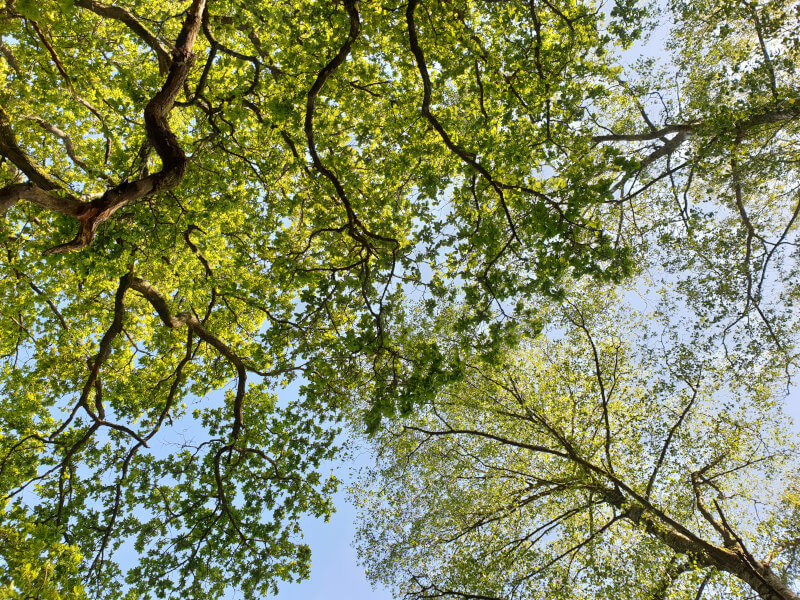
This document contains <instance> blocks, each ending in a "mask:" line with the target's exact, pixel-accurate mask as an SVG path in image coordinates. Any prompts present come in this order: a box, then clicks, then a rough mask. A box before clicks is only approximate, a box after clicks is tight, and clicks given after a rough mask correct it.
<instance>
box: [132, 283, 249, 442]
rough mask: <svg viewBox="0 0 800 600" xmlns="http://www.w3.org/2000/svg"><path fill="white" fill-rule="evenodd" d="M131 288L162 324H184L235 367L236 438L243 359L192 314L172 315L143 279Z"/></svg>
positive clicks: (239, 427)
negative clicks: (153, 310) (144, 300)
mask: <svg viewBox="0 0 800 600" xmlns="http://www.w3.org/2000/svg"><path fill="white" fill-rule="evenodd" d="M131 289H133V290H136V291H137V292H139V293H140V294H141V295H142V296H144V297H145V299H146V300H147V301H148V302H149V303H150V305H151V306H152V307H153V308H154V309H155V311H156V313H157V314H158V316H159V318H160V319H161V321H162V322H163V323H164V325H166V326H167V327H169V328H170V329H176V328H178V327H181V326H183V325H186V327H188V328H189V329H190V330H191V331H193V332H194V333H195V334H196V335H197V337H199V338H200V339H202V340H203V341H204V342H206V343H207V344H208V345H210V346H212V347H213V348H214V349H215V350H217V352H219V353H220V354H221V355H222V356H224V357H225V359H226V360H227V361H228V362H230V363H231V364H232V365H233V366H234V368H235V369H236V378H237V386H236V396H235V398H234V401H233V413H234V423H233V438H234V439H236V438H238V437H239V434H240V433H241V430H242V428H243V427H244V418H243V416H242V407H243V404H244V394H245V389H246V385H247V367H246V366H245V364H244V361H242V359H241V358H240V357H239V356H238V355H237V354H236V353H234V352H233V350H231V349H230V348H229V347H228V346H227V345H226V344H225V342H223V341H222V340H220V339H219V338H218V337H216V336H215V335H214V334H213V333H211V332H210V331H208V329H206V328H205V327H204V326H203V324H202V323H201V322H200V320H199V319H198V318H197V317H195V316H194V315H193V314H191V313H187V312H182V313H178V314H177V315H173V314H172V312H171V311H170V310H169V306H168V305H167V301H166V300H165V299H164V297H163V296H162V295H161V293H160V292H159V291H158V290H157V289H156V288H155V287H153V286H152V285H150V284H149V283H147V282H146V281H143V280H142V279H139V278H138V277H135V278H133V279H132V281H131Z"/></svg>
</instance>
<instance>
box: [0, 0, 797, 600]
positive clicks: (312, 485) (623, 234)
mask: <svg viewBox="0 0 800 600" xmlns="http://www.w3.org/2000/svg"><path fill="white" fill-rule="evenodd" d="M659 11H661V12H659ZM659 19H662V20H663V21H664V22H669V23H671V24H672V27H671V29H670V33H669V34H668V36H669V43H668V46H669V47H670V49H671V57H672V58H671V60H670V61H668V62H665V63H657V62H656V61H653V60H649V59H646V60H642V61H639V62H633V61H631V60H630V59H629V56H630V54H625V53H624V50H625V49H626V48H630V47H631V44H633V43H635V42H636V40H637V39H639V38H640V36H641V35H642V34H643V32H645V31H647V30H648V28H650V27H652V26H653V24H654V23H657V22H658V20H659ZM798 20H800V14H798V12H797V8H796V6H795V4H794V3H792V2H789V1H788V0H764V1H759V2H744V1H741V2H730V1H728V0H703V1H702V2H681V1H678V0H671V1H670V2H668V3H667V4H666V5H665V6H662V7H661V8H660V9H659V8H658V7H656V6H651V5H649V4H648V3H645V2H638V1H636V0H616V1H615V2H608V3H606V4H602V3H598V2H594V1H592V0H557V1H556V0H526V1H523V0H508V1H502V2H498V1H492V0H423V1H420V0H409V1H403V2H377V1H376V2H373V1H372V0H369V1H364V2H360V3H359V2H356V1H355V0H342V1H340V2H315V1H312V0H287V1H284V2H272V1H260V0H247V1H242V2H240V1H238V0H234V1H231V2H225V3H219V4H217V3H214V2H207V0H192V1H191V2H189V1H186V2H168V3H167V2H161V1H155V0H152V1H151V0H130V1H120V2H117V3H113V4H112V3H104V2H100V1H97V0H58V1H56V0H42V1H38V2H34V1H32V0H5V4H4V6H3V7H2V8H0V80H2V85H1V86H0V212H2V213H3V214H4V218H3V220H2V228H0V244H2V249H3V252H2V258H0V273H1V274H2V275H1V276H0V286H2V298H3V302H2V306H0V328H1V329H0V330H1V331H2V336H0V356H2V364H1V365H0V368H1V369H2V374H1V375H0V381H2V394H3V402H2V404H0V515H2V517H1V518H0V566H3V567H4V569H2V571H4V573H0V585H2V586H4V587H3V588H2V589H3V593H5V594H7V595H11V596H14V595H17V596H20V597H27V596H38V597H49V598H58V597H62V598H67V597H75V598H80V597H83V596H85V595H89V596H103V597H115V596H125V595H128V596H130V597H132V598H133V597H153V596H157V597H176V596H182V597H183V596H187V595H188V596H191V597H204V598H205V597H217V596H220V595H222V594H224V593H225V590H226V589H229V588H231V587H237V588H239V589H241V590H242V592H243V593H244V595H245V597H257V596H259V595H261V594H263V593H267V592H269V591H274V590H275V589H276V588H275V586H276V583H277V582H278V581H279V580H281V579H292V578H296V577H303V576H306V575H307V574H308V555H309V550H308V548H307V547H306V546H304V545H303V544H302V541H301V540H300V539H299V526H298V519H299V518H300V516H301V515H303V514H307V513H310V514H315V515H318V516H323V517H324V516H325V515H327V514H329V512H330V510H331V505H330V494H331V492H332V490H333V489H334V488H335V485H336V482H335V480H331V479H327V478H325V477H323V476H322V475H321V473H320V468H319V467H320V464H322V461H325V460H327V459H328V458H330V457H331V456H332V455H333V453H334V452H335V448H334V439H335V435H336V421H338V420H339V419H340V418H341V417H343V416H345V415H349V414H352V413H353V412H354V411H353V406H359V407H363V410H361V411H360V412H359V415H358V416H357V418H358V419H360V423H362V424H363V425H364V426H366V427H367V428H369V429H370V430H371V431H375V430H377V429H378V428H379V427H380V424H381V422H382V421H385V419H386V418H387V417H388V418H391V417H393V416H395V415H397V414H408V413H410V412H412V411H413V410H414V409H420V410H422V409H421V407H424V406H426V403H429V402H435V401H437V398H439V394H440V392H441V390H443V389H450V388H449V387H448V386H453V385H460V384H459V382H461V381H464V380H465V378H467V376H468V372H469V369H467V368H466V365H467V364H468V363H469V362H470V361H473V362H474V361H475V360H480V361H483V363H485V364H495V365H501V364H503V362H502V361H503V360H504V356H506V355H508V353H510V352H512V351H513V348H514V347H515V345H516V344H518V343H522V342H523V341H524V343H525V344H528V345H530V344H532V343H534V342H533V341H532V340H533V339H534V338H536V336H537V335H539V334H538V332H539V331H540V330H541V329H542V328H544V327H545V326H546V324H547V322H548V320H549V319H551V318H552V317H551V311H549V309H547V310H546V309H545V307H546V306H549V305H550V303H551V302H561V301H567V300H568V299H569V298H570V295H571V294H574V293H582V292H576V291H575V290H576V289H578V290H580V289H585V288H583V287H581V286H583V285H585V283H582V282H585V281H587V280H590V281H594V282H595V283H596V284H597V285H602V284H612V283H620V282H624V281H629V282H630V281H645V280H647V281H650V282H652V283H653V289H660V288H663V289H664V290H666V291H665V292H664V293H663V294H661V295H660V296H659V297H660V298H661V300H660V302H661V304H660V305H659V311H660V314H662V315H672V316H673V317H674V319H676V320H678V321H681V324H680V327H677V328H676V329H674V331H676V332H677V333H675V336H677V338H679V339H678V340H677V341H676V342H675V343H676V344H677V345H680V346H681V347H682V348H686V349H687V352H690V353H695V354H696V355H697V356H698V357H699V358H698V361H700V362H702V361H704V360H706V359H707V358H708V357H710V356H715V357H716V358H717V359H718V360H719V361H721V362H722V363H723V364H724V365H726V369H728V371H729V373H730V374H731V375H730V377H731V378H734V377H739V378H747V377H752V376H755V375H758V374H760V373H762V372H763V370H764V365H765V364H766V363H768V364H769V367H770V369H771V371H770V372H773V371H775V372H781V373H783V374H784V376H790V375H791V374H792V372H793V370H794V368H795V363H796V359H797V354H796V349H795V339H796V334H797V326H798V323H797V318H796V316H795V315H794V314H793V310H792V306H793V302H794V301H795V299H796V296H797V294H798V290H800V287H798V286H797V268H798V261H797V258H798V257H797V248H798V245H797V243H798V240H797V226H796V217H797V213H798V210H800V196H798V178H797V169H798V161H797V155H798V152H797V150H798V117H799V116H800V100H798V80H797V73H796V65H797V62H798V61H797V59H798V53H800V45H798V42H797V39H796V34H795V32H796V31H797V29H798ZM662 27H664V28H665V27H666V25H662ZM576 282H578V283H580V285H579V286H578V288H576V287H575V286H576V285H578V283H576ZM442 320H444V321H446V322H447V323H448V329H447V331H448V334H447V336H445V338H441V339H440V337H438V336H436V335H432V334H431V332H432V331H435V330H436V329H437V328H441V327H442ZM526 347H528V346H526ZM693 355H694V354H693ZM701 359H702V360H701ZM483 363H482V364H483ZM654 377H655V376H654ZM771 377H772V376H771ZM773 379H774V378H773ZM771 381H772V380H771ZM292 382H296V383H298V382H299V383H301V384H302V385H301V387H300V391H299V393H298V394H297V395H296V398H294V399H293V400H291V401H284V400H279V399H278V397H277V395H276V391H277V390H279V389H281V386H286V385H288V384H289V383H292ZM771 389H773V388H771ZM565 410H566V409H565ZM665 418H667V417H666V416H665ZM732 460H733V459H732ZM684 483H685V482H684ZM715 518H716V517H715ZM131 547H132V548H133V550H132V551H133V552H135V553H136V554H137V556H138V558H137V560H136V561H135V564H134V565H133V566H131V567H130V568H127V565H120V564H118V563H119V560H118V558H117V557H118V556H119V555H120V553H121V552H126V551H130V549H131ZM676 560H677V559H676ZM681 564H682V563H681ZM120 582H125V585H119V584H120ZM756 589H758V588H756Z"/></svg>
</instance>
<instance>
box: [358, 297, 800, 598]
mask: <svg viewBox="0 0 800 600" xmlns="http://www.w3.org/2000/svg"><path fill="white" fill-rule="evenodd" d="M583 292H584V296H585V297H586V298H587V299H586V300H585V301H584V302H583V303H582V304H579V305H572V304H570V305H566V306H564V307H563V309H559V310H558V313H560V315H557V316H555V317H554V318H553V320H552V324H553V330H552V331H551V332H550V335H549V336H548V335H543V336H540V337H538V338H536V340H535V341H531V342H529V343H525V344H523V345H522V346H521V348H520V349H518V350H516V351H514V352H513V353H512V354H511V355H510V356H509V357H508V358H507V360H505V361H504V362H502V363H496V364H487V363H486V362H485V361H480V360H465V361H464V366H465V369H466V370H467V373H468V374H467V376H466V377H465V378H464V379H463V380H462V381H461V382H459V383H457V384H453V385H451V386H448V387H446V388H445V389H443V390H442V391H441V393H440V394H439V395H438V396H437V398H436V399H435V400H434V401H433V402H431V403H430V404H429V405H428V407H427V408H426V409H425V410H423V411H420V412H419V413H418V414H416V415H414V416H412V417H410V418H408V419H405V420H402V421H400V422H399V423H397V424H395V425H394V426H392V427H387V429H386V430H385V431H383V432H381V433H380V434H379V435H378V437H377V438H375V440H374V441H373V443H377V444H378V446H377V447H378V451H379V460H378V466H377V468H376V469H375V470H369V471H368V472H367V473H366V477H365V480H364V484H363V486H364V487H363V489H361V490H359V493H358V494H357V496H358V497H359V498H360V500H361V501H362V509H363V517H364V521H363V523H362V525H361V527H360V539H359V550H360V553H361V557H362V559H363V560H364V562H365V564H366V565H367V568H368V574H369V575H370V577H371V578H372V579H373V580H374V581H376V582H381V583H384V584H387V585H389V586H390V587H392V589H394V590H395V591H396V592H397V594H398V597H402V598H406V599H420V600H421V599H430V598H464V599H467V598H470V599H478V598H482V599H494V600H499V599H505V600H511V599H518V598H520V599H521V598H525V599H534V598H563V599H568V598H615V599H633V598H637V599H639V598H640V599H643V600H644V599H647V600H651V599H662V600H663V599H666V598H671V599H677V598H700V597H704V595H705V597H715V598H748V597H753V593H754V592H755V593H756V594H757V595H758V597H760V598H763V599H764V600H778V599H781V600H796V599H797V598H798V595H797V591H796V587H795V586H796V584H797V580H798V579H797V578H798V574H800V538H798V536H797V532H798V520H797V519H798V517H799V516H800V513H798V510H800V505H799V504H798V484H799V483H800V481H798V478H797V473H798V466H800V465H799V464H798V453H797V436H796V434H794V433H791V432H790V430H789V425H788V423H787V419H786V418H785V417H784V416H783V414H782V412H781V410H780V405H779V404H776V403H775V401H774V399H773V398H774V395H775V394H776V389H775V388H776V383H777V384H778V385H777V387H780V380H781V377H780V373H779V371H778V372H776V371H775V369H774V368H773V367H772V366H770V365H764V366H763V367H762V370H761V372H760V373H759V378H758V379H756V380H752V379H749V378H748V379H745V380H742V379H740V378H739V377H737V376H735V375H734V376H732V374H731V372H730V369H729V368H728V366H727V365H726V363H725V362H724V361H719V360H716V361H714V360H708V361H701V362H698V361H697V357H696V356H693V355H692V354H691V353H688V352H686V351H685V348H681V347H680V346H678V347H675V346H672V345H670V344H669V343H668V342H665V341H664V337H663V336H662V335H660V332H659V335H657V336H653V335H652V334H649V333H648V328H647V327H646V326H645V324H644V323H642V321H641V318H637V317H636V316H635V312H634V311H633V310H632V309H631V307H630V306H626V305H624V304H623V305H622V306H616V307H615V306H614V303H613V302H609V300H608V297H613V293H612V294H609V293H608V290H599V291H598V290H586V289H584V290H583ZM445 332H446V329H445ZM440 334H442V333H441V332H440ZM548 338H549V339H548ZM375 482H378V483H375ZM793 588H794V589H793Z"/></svg>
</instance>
